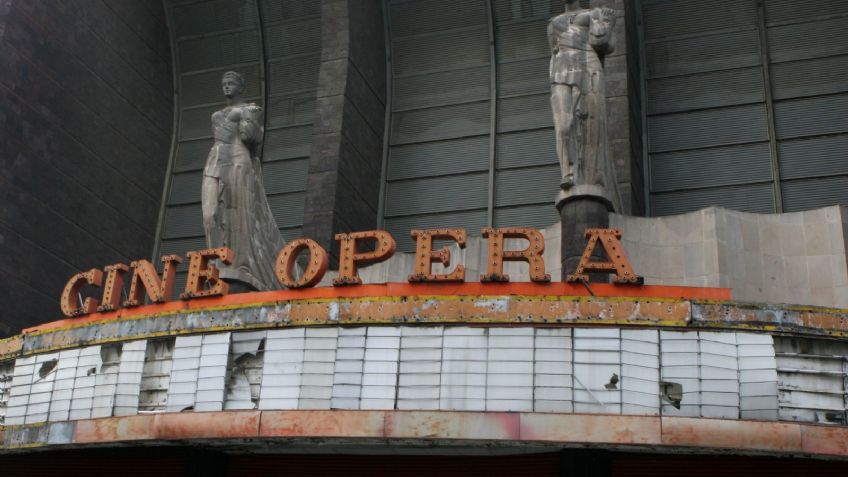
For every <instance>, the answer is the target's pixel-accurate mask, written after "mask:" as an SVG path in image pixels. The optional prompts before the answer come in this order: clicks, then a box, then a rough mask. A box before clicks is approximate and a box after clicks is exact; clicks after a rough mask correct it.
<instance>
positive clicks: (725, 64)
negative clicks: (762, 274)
mask: <svg viewBox="0 0 848 477" xmlns="http://www.w3.org/2000/svg"><path fill="white" fill-rule="evenodd" d="M642 11H643V21H644V36H645V38H644V41H645V47H646V48H645V51H646V62H645V63H646V69H647V71H645V72H643V73H644V75H643V76H644V77H645V78H646V82H647V84H646V86H647V88H646V89H647V114H648V124H647V126H648V147H649V161H650V190H651V214H652V215H668V214H675V213H681V212H687V211H691V210H696V209H699V208H702V207H706V206H710V205H719V206H724V207H729V208H733V209H737V210H744V211H750V212H780V211H797V210H804V209H811V208H817V207H822V206H826V205H832V204H835V203H848V160H846V153H845V151H846V148H845V146H846V145H848V135H846V133H848V121H846V120H845V117H846V114H847V113H848V3H846V2H844V1H841V0H823V1H811V0H805V1H795V0H759V1H758V0H717V1H713V2H703V1H700V0H676V1H669V0H642Z"/></svg>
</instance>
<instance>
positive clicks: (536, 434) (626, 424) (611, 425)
mask: <svg viewBox="0 0 848 477" xmlns="http://www.w3.org/2000/svg"><path fill="white" fill-rule="evenodd" d="M661 433H662V428H661V426H660V418H659V417H648V416H612V415H580V414H540V413H522V414H521V440H522V441H550V442H592V443H610V444H651V445H657V444H661V443H662V438H661Z"/></svg>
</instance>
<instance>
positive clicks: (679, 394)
mask: <svg viewBox="0 0 848 477" xmlns="http://www.w3.org/2000/svg"><path fill="white" fill-rule="evenodd" d="M660 397H661V398H662V400H663V401H665V402H667V403H669V404H671V405H672V406H674V407H675V409H680V402H681V401H683V385H682V384H680V383H673V382H671V381H660Z"/></svg>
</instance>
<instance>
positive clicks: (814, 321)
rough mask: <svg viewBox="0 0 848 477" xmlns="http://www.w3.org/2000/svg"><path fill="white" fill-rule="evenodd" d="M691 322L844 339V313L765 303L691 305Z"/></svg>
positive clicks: (847, 329)
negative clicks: (813, 334) (815, 333)
mask: <svg viewBox="0 0 848 477" xmlns="http://www.w3.org/2000/svg"><path fill="white" fill-rule="evenodd" d="M692 322H693V324H696V325H702V326H726V325H740V326H745V327H748V328H750V329H761V330H768V331H785V332H803V333H808V332H810V331H817V330H818V331H819V332H820V334H825V335H829V336H839V337H845V336H848V310H843V309H834V308H821V307H806V306H792V305H785V306H780V307H776V306H774V305H768V304H736V303H709V302H706V303H702V302H695V303H694V304H693V310H692Z"/></svg>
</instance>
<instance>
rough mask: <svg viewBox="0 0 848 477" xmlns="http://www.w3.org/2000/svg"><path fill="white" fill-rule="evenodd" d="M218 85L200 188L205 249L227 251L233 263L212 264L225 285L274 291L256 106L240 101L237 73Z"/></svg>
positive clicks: (273, 229)
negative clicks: (220, 102) (219, 98)
mask: <svg viewBox="0 0 848 477" xmlns="http://www.w3.org/2000/svg"><path fill="white" fill-rule="evenodd" d="M221 87H222V89H223V92H224V97H225V98H226V100H227V107H226V108H224V109H222V110H220V111H215V112H214V113H213V114H212V132H213V134H214V136H215V144H214V145H213V146H212V150H210V151H209V157H208V158H207V160H206V168H205V169H204V170H203V185H202V189H201V201H202V205H203V228H204V230H205V231H206V245H207V246H208V247H210V248H212V247H229V248H231V249H232V250H233V255H234V259H233V263H232V264H231V265H223V264H219V265H218V267H219V269H220V277H221V278H224V279H225V280H226V281H227V282H230V283H234V284H236V285H242V287H244V288H247V289H253V290H273V289H277V288H279V285H278V284H277V280H276V278H275V277H274V259H275V257H276V253H277V251H278V250H279V249H280V247H281V246H282V245H283V240H282V237H281V235H280V232H279V230H278V229H277V223H276V221H275V220H274V217H273V215H271V208H270V207H269V206H268V200H267V198H266V197H265V187H264V186H263V185H262V168H261V163H260V160H259V148H260V145H261V144H262V134H263V132H264V131H263V128H262V108H260V107H259V106H256V105H255V104H253V103H245V102H244V101H243V100H242V98H241V96H242V93H243V92H244V80H243V79H242V77H241V75H240V74H238V73H236V72H234V71H228V72H226V73H224V76H223V78H222V79H221Z"/></svg>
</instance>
